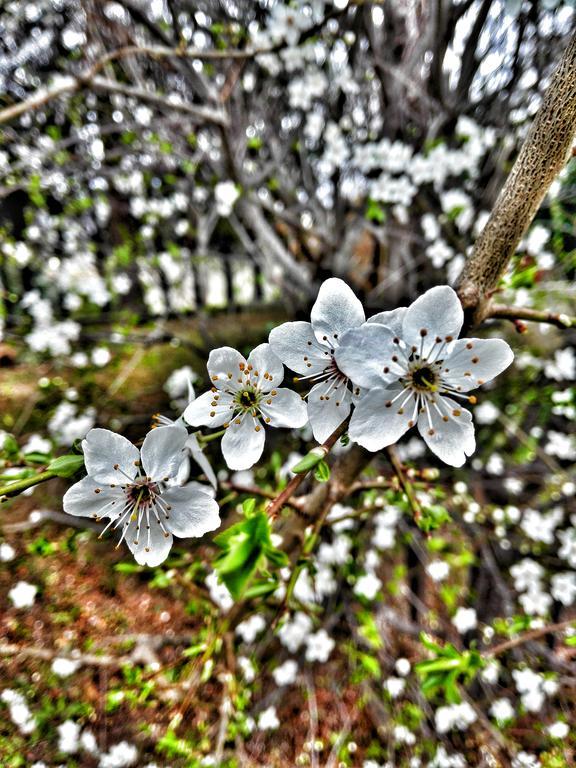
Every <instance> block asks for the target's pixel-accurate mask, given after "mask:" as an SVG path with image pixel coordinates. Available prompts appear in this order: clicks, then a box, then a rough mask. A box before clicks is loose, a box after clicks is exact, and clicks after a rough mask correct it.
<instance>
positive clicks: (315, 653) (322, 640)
mask: <svg viewBox="0 0 576 768" xmlns="http://www.w3.org/2000/svg"><path fill="white" fill-rule="evenodd" d="M305 643H306V661H320V662H322V663H323V662H325V661H328V659H329V658H330V654H331V653H332V651H333V650H334V646H335V645H336V643H335V641H334V640H333V639H332V638H331V637H330V636H329V634H328V632H326V630H325V629H320V630H318V632H316V633H315V634H312V635H308V636H307V637H306V639H305Z"/></svg>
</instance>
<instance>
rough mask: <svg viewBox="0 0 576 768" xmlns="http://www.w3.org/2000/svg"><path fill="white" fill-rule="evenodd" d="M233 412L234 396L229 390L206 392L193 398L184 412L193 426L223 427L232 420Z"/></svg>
mask: <svg viewBox="0 0 576 768" xmlns="http://www.w3.org/2000/svg"><path fill="white" fill-rule="evenodd" d="M232 413H233V397H232V395H230V394H229V393H228V392H222V391H218V392H204V394H203V395H200V397H197V398H196V400H192V402H191V403H190V405H188V406H187V408H186V410H185V411H184V413H183V414H182V418H183V419H184V421H185V422H186V423H187V424H190V425H191V426H193V427H200V426H205V427H221V426H222V425H223V424H226V422H227V421H230V419H231V418H232Z"/></svg>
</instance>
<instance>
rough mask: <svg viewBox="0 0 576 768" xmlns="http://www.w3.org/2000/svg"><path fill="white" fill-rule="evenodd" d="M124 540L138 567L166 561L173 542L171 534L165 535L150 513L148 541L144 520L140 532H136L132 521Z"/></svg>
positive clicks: (134, 522) (152, 565) (134, 523)
mask: <svg viewBox="0 0 576 768" xmlns="http://www.w3.org/2000/svg"><path fill="white" fill-rule="evenodd" d="M124 540H125V541H126V544H127V545H128V547H129V549H130V551H131V552H132V554H133V555H134V559H135V560H136V562H137V563H139V565H149V566H151V567H154V566H156V565H160V563H163V562H164V560H166V558H167V557H168V555H169V554H170V550H171V549H172V543H173V541H174V539H173V538H172V534H171V533H170V532H167V533H165V532H164V531H163V530H162V528H161V527H160V524H159V523H158V520H157V519H156V517H155V516H154V515H153V514H152V513H150V539H148V531H147V529H146V522H145V518H144V520H143V521H142V523H141V525H140V531H137V530H136V521H134V520H132V521H131V522H130V525H129V526H128V531H127V532H126V537H125V539H124ZM135 542H137V543H135ZM146 550H149V551H146Z"/></svg>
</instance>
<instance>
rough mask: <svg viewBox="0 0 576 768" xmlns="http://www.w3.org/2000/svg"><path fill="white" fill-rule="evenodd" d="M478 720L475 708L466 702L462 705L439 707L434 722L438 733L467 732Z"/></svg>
mask: <svg viewBox="0 0 576 768" xmlns="http://www.w3.org/2000/svg"><path fill="white" fill-rule="evenodd" d="M477 719H478V716H477V714H476V712H475V711H474V709H473V707H472V706H471V705H470V704H468V702H466V701H464V702H462V703H461V704H449V705H446V706H445V707H438V709H437V710H436V712H435V713H434V722H435V724H436V730H437V732H438V733H448V731H454V730H457V731H465V730H466V729H467V728H468V727H469V726H470V725H472V723H475V722H476V720H477Z"/></svg>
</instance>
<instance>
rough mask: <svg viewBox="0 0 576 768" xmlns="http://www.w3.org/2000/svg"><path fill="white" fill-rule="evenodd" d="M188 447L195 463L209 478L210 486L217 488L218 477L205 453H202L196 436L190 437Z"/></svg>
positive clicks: (187, 442)
mask: <svg viewBox="0 0 576 768" xmlns="http://www.w3.org/2000/svg"><path fill="white" fill-rule="evenodd" d="M186 447H187V448H188V450H189V451H190V454H191V456H192V458H193V459H194V461H195V462H196V464H198V466H199V467H200V469H201V470H202V472H204V474H205V475H206V477H207V478H208V482H209V483H210V485H212V486H213V487H214V488H216V486H217V485H218V481H217V479H216V475H215V474H214V470H213V469H212V465H211V464H210V462H209V461H208V459H207V458H206V456H205V454H204V452H203V451H202V448H201V447H200V444H199V443H198V440H197V439H196V435H188V440H187V441H186Z"/></svg>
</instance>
